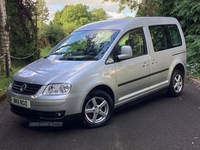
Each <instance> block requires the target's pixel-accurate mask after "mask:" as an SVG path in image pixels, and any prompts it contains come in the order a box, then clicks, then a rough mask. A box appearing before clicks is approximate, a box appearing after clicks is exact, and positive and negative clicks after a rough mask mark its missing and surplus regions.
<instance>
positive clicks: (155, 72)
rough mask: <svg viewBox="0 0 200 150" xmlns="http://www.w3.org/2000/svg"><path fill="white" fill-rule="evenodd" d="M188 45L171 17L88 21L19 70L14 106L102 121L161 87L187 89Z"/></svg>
mask: <svg viewBox="0 0 200 150" xmlns="http://www.w3.org/2000/svg"><path fill="white" fill-rule="evenodd" d="M185 66H186V45H185V39H184V35H183V32H182V29H181V26H180V24H179V22H178V21H177V19H175V18H172V17H141V18H140V17H138V18H137V17H136V18H127V19H117V20H105V21H100V22H95V23H91V24H87V25H85V26H82V27H80V28H78V29H77V30H75V31H74V32H73V33H71V34H70V35H69V36H67V37H66V38H64V39H63V40H62V41H61V42H60V43H58V44H57V45H56V46H55V47H54V48H53V49H52V50H51V51H50V53H49V54H48V55H47V56H46V57H44V58H40V59H39V60H37V61H35V62H33V63H31V64H29V65H27V66H25V67H24V68H22V69H21V70H19V71H18V72H16V73H15V74H14V77H13V81H12V83H11V84H10V85H9V87H8V89H7V100H8V102H9V103H10V108H11V111H12V112H13V113H15V114H17V115H20V116H23V117H26V118H28V119H31V120H37V121H41V122H50V121H55V122H56V121H60V120H64V118H67V117H68V116H74V115H76V116H79V120H80V121H81V123H82V124H83V125H84V126H86V127H91V128H94V127H100V126H103V125H105V124H106V123H107V122H108V121H109V120H110V118H111V116H112V113H113V110H114V109H115V108H116V107H118V106H121V105H123V104H125V103H129V102H131V101H134V100H136V99H139V98H142V97H144V96H147V95H149V94H152V93H154V92H158V91H159V90H162V89H167V91H168V93H169V94H170V95H172V96H179V95H180V94H181V93H182V91H183V86H184V77H185V72H186V67H185Z"/></svg>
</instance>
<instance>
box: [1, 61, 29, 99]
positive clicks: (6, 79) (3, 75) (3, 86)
mask: <svg viewBox="0 0 200 150" xmlns="http://www.w3.org/2000/svg"><path fill="white" fill-rule="evenodd" d="M25 65H26V63H25V62H19V61H16V62H12V70H11V71H9V77H6V72H0V96H1V95H3V94H5V92H6V89H7V87H8V86H9V84H10V83H11V81H12V77H13V75H14V73H15V72H16V71H18V70H19V69H21V68H22V67H23V66H25ZM0 69H1V68H0Z"/></svg>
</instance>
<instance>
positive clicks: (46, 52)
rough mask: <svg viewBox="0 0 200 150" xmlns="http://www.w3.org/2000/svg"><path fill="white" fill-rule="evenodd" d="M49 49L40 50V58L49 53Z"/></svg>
mask: <svg viewBox="0 0 200 150" xmlns="http://www.w3.org/2000/svg"><path fill="white" fill-rule="evenodd" d="M51 49H52V48H51V47H47V48H42V49H41V50H40V57H44V56H46V55H47V54H48V53H49V51H50V50H51Z"/></svg>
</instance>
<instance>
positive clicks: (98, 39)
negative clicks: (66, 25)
mask: <svg viewBox="0 0 200 150" xmlns="http://www.w3.org/2000/svg"><path fill="white" fill-rule="evenodd" d="M118 33H119V30H84V31H76V32H74V33H72V34H71V35H70V36H68V37H66V38H65V39H64V40H63V41H62V42H61V43H59V44H58V45H57V46H56V47H55V48H54V49H53V50H52V51H51V52H50V54H49V55H48V56H47V57H46V58H47V59H50V60H73V61H79V60H80V61H83V60H99V59H101V58H102V57H103V55H104V54H105V52H106V51H107V49H108V48H109V46H110V45H111V43H112V42H113V41H114V39H115V38H116V36H117V35H118Z"/></svg>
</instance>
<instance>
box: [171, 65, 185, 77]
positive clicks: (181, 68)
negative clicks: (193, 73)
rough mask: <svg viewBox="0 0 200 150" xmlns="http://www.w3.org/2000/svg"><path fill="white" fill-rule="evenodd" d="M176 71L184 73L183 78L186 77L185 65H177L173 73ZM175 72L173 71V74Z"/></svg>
mask: <svg viewBox="0 0 200 150" xmlns="http://www.w3.org/2000/svg"><path fill="white" fill-rule="evenodd" d="M174 70H180V71H181V72H182V73H183V77H185V74H186V71H185V67H184V66H183V64H181V63H179V64H177V65H176V66H175V67H174V69H173V71H174ZM173 71H172V73H173Z"/></svg>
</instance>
